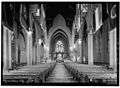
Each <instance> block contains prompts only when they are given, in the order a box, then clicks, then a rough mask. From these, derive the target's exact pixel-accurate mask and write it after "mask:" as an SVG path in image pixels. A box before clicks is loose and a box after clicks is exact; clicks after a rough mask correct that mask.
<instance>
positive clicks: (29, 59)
mask: <svg viewBox="0 0 120 88" xmlns="http://www.w3.org/2000/svg"><path fill="white" fill-rule="evenodd" d="M32 53H33V52H32V32H27V65H32Z"/></svg>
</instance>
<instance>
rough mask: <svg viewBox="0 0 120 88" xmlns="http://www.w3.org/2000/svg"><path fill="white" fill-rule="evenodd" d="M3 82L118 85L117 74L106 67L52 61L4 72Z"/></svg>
mask: <svg viewBox="0 0 120 88" xmlns="http://www.w3.org/2000/svg"><path fill="white" fill-rule="evenodd" d="M3 80H4V81H3V82H4V83H5V84H14V85H16V84H25V85H26V84H32V85H35V84H37V85H40V84H48V83H49V84H50V83H77V84H79V85H82V84H85V85H86V84H90V85H92V84H97V85H101V84H102V85H115V84H117V74H116V72H114V71H112V70H108V69H107V68H105V67H104V66H97V65H85V64H78V63H73V62H70V61H65V62H55V61H52V62H49V63H44V64H38V65H33V66H23V67H21V68H19V69H18V70H12V71H9V72H3Z"/></svg>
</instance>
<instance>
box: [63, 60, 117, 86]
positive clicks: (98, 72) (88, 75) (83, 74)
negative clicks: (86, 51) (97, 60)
mask: <svg viewBox="0 0 120 88" xmlns="http://www.w3.org/2000/svg"><path fill="white" fill-rule="evenodd" d="M64 65H65V67H66V68H67V69H68V71H69V73H70V74H72V75H73V77H74V79H75V80H77V81H78V83H89V84H98V85H100V84H105V85H117V73H116V72H114V71H113V70H108V69H106V67H104V66H97V65H86V64H78V63H73V62H65V63H64Z"/></svg>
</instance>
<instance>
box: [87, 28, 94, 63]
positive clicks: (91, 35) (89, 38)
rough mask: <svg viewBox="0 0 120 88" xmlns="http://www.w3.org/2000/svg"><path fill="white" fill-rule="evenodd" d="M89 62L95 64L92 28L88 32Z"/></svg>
mask: <svg viewBox="0 0 120 88" xmlns="http://www.w3.org/2000/svg"><path fill="white" fill-rule="evenodd" d="M88 64H89V65H93V34H92V30H91V29H90V30H89V33H88Z"/></svg>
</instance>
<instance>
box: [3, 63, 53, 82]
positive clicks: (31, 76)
mask: <svg viewBox="0 0 120 88" xmlns="http://www.w3.org/2000/svg"><path fill="white" fill-rule="evenodd" d="M54 67H55V63H49V64H42V65H34V66H29V67H28V66H25V67H23V68H21V69H19V70H13V71H10V72H6V73H3V83H10V82H13V83H23V84H24V83H44V82H45V80H46V78H47V76H48V75H49V73H50V72H51V70H52V69H53V68H54Z"/></svg>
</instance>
